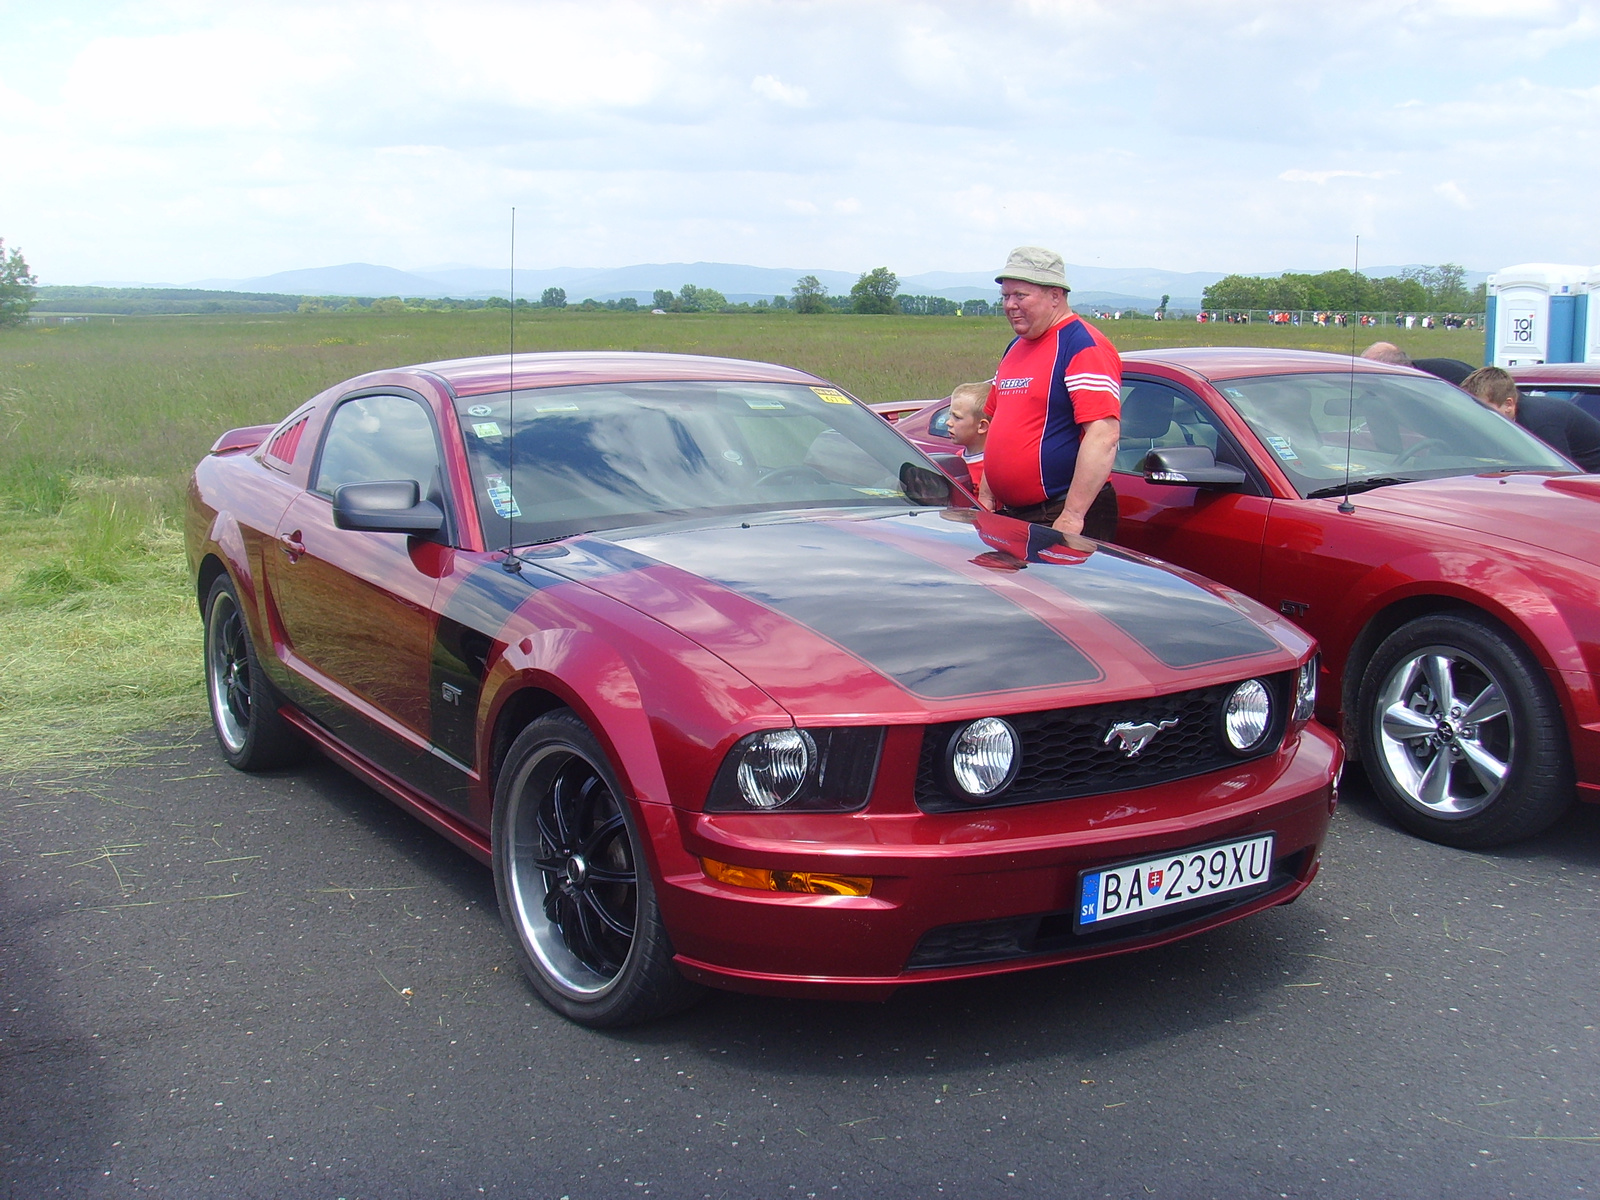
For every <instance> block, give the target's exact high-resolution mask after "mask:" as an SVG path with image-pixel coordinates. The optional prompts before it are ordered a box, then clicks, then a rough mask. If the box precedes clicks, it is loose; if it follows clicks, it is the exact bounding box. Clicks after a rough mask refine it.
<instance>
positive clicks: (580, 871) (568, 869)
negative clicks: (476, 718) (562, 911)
mask: <svg viewBox="0 0 1600 1200" xmlns="http://www.w3.org/2000/svg"><path fill="white" fill-rule="evenodd" d="M573 763H582V764H583V765H584V766H585V767H587V769H588V771H589V772H591V773H592V774H593V776H594V778H595V779H596V780H598V782H599V785H600V786H601V787H604V788H605V791H606V794H607V796H608V797H609V798H610V803H611V805H612V806H613V808H614V809H615V810H616V811H617V813H618V814H619V815H620V812H621V807H620V806H621V804H622V803H623V801H621V800H620V799H619V798H618V797H617V796H616V794H615V792H614V791H613V790H612V789H611V787H610V785H609V784H608V783H607V782H606V779H605V776H604V774H603V773H602V772H601V771H600V770H599V769H598V768H597V767H596V765H595V764H594V763H593V762H590V761H589V759H588V758H587V756H585V755H583V754H580V753H578V752H577V751H576V750H575V749H573V748H572V747H571V746H570V745H551V746H546V747H543V748H541V749H540V750H538V751H536V752H535V753H533V754H532V755H530V756H529V758H528V760H527V762H525V763H524V764H523V766H522V768H521V770H519V771H518V773H517V776H516V778H515V779H514V780H513V781H512V788H511V793H510V797H509V799H508V800H507V803H508V804H509V805H511V806H512V807H511V810H510V811H509V812H508V813H507V814H506V822H505V825H504V829H505V831H506V836H507V840H508V842H509V845H507V846H505V847H504V848H503V849H502V850H501V853H503V854H504V855H505V859H504V862H505V879H506V890H507V892H508V893H509V900H510V908H511V915H512V919H513V921H514V923H515V925H516V931H517V937H518V939H519V940H520V941H521V942H522V945H523V947H524V948H525V949H526V950H527V952H528V954H529V955H530V956H531V957H532V958H533V960H534V961H535V963H536V964H537V965H538V968H539V973H540V975H541V976H542V977H543V978H544V979H545V981H546V982H547V983H548V984H549V985H550V986H551V987H552V988H554V989H555V990H556V991H557V992H559V993H560V994H561V995H563V996H565V997H566V998H567V999H569V1000H575V1001H580V1002H585V1003H593V1002H596V1001H599V1000H603V999H604V998H605V997H606V996H607V995H608V994H609V993H610V992H611V991H612V990H614V989H615V988H616V987H617V986H618V984H619V982H620V981H621V979H622V978H623V977H624V976H625V975H626V973H627V970H628V965H629V963H631V962H632V960H633V957H634V955H635V953H637V950H638V939H637V928H638V884H637V872H638V871H640V870H643V869H644V867H643V864H642V863H640V862H639V861H638V860H637V857H636V856H632V857H634V862H633V864H632V865H633V870H634V872H635V875H634V878H635V883H634V885H633V888H634V896H633V904H634V933H635V936H634V937H633V938H632V939H631V940H630V942H629V944H628V949H627V952H626V954H625V955H624V956H623V961H622V962H621V963H620V964H619V965H618V967H617V969H616V970H615V971H613V972H611V973H609V974H607V973H605V972H602V971H597V970H595V969H594V968H593V967H591V966H589V965H588V964H586V963H585V962H583V961H582V960H581V959H580V958H579V957H578V956H577V955H576V954H574V953H573V951H572V950H571V949H570V948H569V947H568V945H567V939H566V937H565V936H564V934H563V930H562V927H561V925H560V924H559V923H558V922H557V921H556V920H554V919H553V918H552V917H551V916H550V915H549V909H550V907H551V900H552V893H553V892H556V891H559V890H560V889H561V888H562V887H563V886H564V885H571V886H573V887H582V886H584V885H585V884H587V883H589V882H591V881H593V880H594V878H595V876H596V871H595V867H594V864H593V862H591V861H590V860H588V859H587V858H586V857H585V856H584V855H583V854H581V853H578V852H571V853H567V852H565V851H566V849H567V848H564V847H560V846H550V845H548V843H547V840H546V838H545V835H544V833H543V832H542V831H541V830H540V827H539V819H538V818H539V809H540V802H541V799H542V788H541V783H542V781H544V780H546V779H548V778H553V777H554V776H555V775H556V774H557V773H559V772H560V771H561V770H562V769H564V768H565V767H566V766H568V765H570V764H573ZM621 836H622V837H623V838H624V839H627V837H628V834H627V828H626V824H625V823H624V825H623V830H622V833H621Z"/></svg>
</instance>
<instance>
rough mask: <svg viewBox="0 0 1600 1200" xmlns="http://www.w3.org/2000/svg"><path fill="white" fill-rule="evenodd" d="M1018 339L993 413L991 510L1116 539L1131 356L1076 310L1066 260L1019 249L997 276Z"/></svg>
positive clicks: (1006, 360)
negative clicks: (1126, 358) (1125, 368)
mask: <svg viewBox="0 0 1600 1200" xmlns="http://www.w3.org/2000/svg"><path fill="white" fill-rule="evenodd" d="M995 282H996V283H998V284H999V285H1000V300H1001V304H1002V306H1003V308H1004V310H1005V314H1006V318H1007V319H1008V320H1009V321H1010V322H1011V328H1012V329H1014V330H1015V331H1016V334H1017V336H1016V338H1015V339H1013V340H1012V342H1011V344H1010V345H1009V346H1008V347H1006V352H1005V354H1004V355H1003V356H1002V357H1001V359H1000V368H999V370H998V371H997V372H996V373H995V381H994V386H993V387H992V388H991V389H990V391H989V400H988V403H987V404H986V405H985V406H984V411H985V412H986V413H988V414H989V439H988V443H987V445H986V447H985V450H984V462H985V469H984V474H983V482H982V484H981V485H980V487H979V499H980V500H981V501H982V502H983V504H984V507H986V508H989V509H992V510H994V511H996V512H1001V513H1004V514H1006V515H1007V516H1012V517H1018V518H1021V519H1022V520H1025V521H1031V522H1033V523H1034V524H1036V525H1049V526H1050V527H1052V528H1053V529H1056V530H1058V531H1060V532H1061V533H1068V534H1078V533H1081V534H1083V535H1084V536H1085V537H1092V538H1098V539H1100V540H1101V541H1109V540H1110V539H1111V538H1112V537H1113V536H1114V535H1115V534H1116V531H1117V495H1116V492H1115V491H1113V490H1112V488H1111V484H1110V482H1109V481H1110V478H1111V465H1112V462H1113V461H1114V460H1115V458H1116V454H1117V438H1118V436H1119V435H1120V433H1121V417H1122V405H1121V401H1120V396H1121V391H1122V357H1121V356H1120V355H1119V354H1118V353H1117V351H1116V347H1114V346H1112V344H1111V343H1110V342H1109V341H1107V340H1106V338H1105V336H1104V335H1103V334H1102V333H1101V332H1100V331H1099V330H1098V329H1096V328H1095V327H1094V326H1092V325H1090V324H1089V323H1088V322H1087V321H1084V320H1083V319H1082V318H1081V317H1079V316H1078V315H1077V314H1076V313H1074V312H1073V311H1072V309H1071V307H1070V306H1069V305H1068V303H1067V291H1068V288H1067V279H1066V275H1065V272H1064V264H1063V263H1062V261H1061V256H1060V255H1059V254H1056V253H1054V252H1053V251H1050V250H1045V249H1043V248H1041V247H1039V246H1019V247H1018V248H1017V249H1015V250H1013V251H1012V252H1011V257H1010V258H1009V259H1007V260H1006V265H1005V269H1004V270H1003V271H1001V272H1000V274H999V275H997V276H996V277H995Z"/></svg>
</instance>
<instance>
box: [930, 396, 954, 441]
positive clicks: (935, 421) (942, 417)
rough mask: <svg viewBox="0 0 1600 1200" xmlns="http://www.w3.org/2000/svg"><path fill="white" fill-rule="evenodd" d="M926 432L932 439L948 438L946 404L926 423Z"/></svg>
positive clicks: (948, 420) (948, 428)
mask: <svg viewBox="0 0 1600 1200" xmlns="http://www.w3.org/2000/svg"><path fill="white" fill-rule="evenodd" d="M928 432H929V433H931V434H932V435H933V436H934V437H942V438H947V437H949V436H950V406H949V405H948V404H946V405H945V406H944V407H943V408H941V409H940V410H939V411H938V412H936V413H934V414H933V418H932V419H931V420H930V421H929V422H928Z"/></svg>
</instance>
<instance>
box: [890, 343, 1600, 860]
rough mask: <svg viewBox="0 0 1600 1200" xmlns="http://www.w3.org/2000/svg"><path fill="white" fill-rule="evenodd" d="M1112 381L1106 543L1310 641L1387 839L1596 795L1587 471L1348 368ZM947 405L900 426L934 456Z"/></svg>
mask: <svg viewBox="0 0 1600 1200" xmlns="http://www.w3.org/2000/svg"><path fill="white" fill-rule="evenodd" d="M1544 370H1546V368H1530V369H1529V371H1527V372H1523V371H1518V372H1517V377H1518V382H1519V384H1522V383H1528V384H1530V385H1535V384H1536V385H1537V386H1546V387H1551V388H1554V387H1556V386H1558V384H1560V385H1562V386H1567V387H1570V388H1572V389H1578V388H1580V387H1581V384H1582V377H1581V376H1579V375H1578V374H1577V373H1576V372H1572V371H1570V369H1564V368H1555V369H1553V370H1551V373H1550V374H1549V375H1545V374H1540V373H1539V372H1541V371H1544ZM1595 378H1596V379H1597V380H1600V374H1597V375H1596V376H1595ZM1123 382H1124V386H1123V393H1122V404H1123V415H1122V442H1121V447H1120V449H1119V452H1118V454H1117V461H1116V473H1115V474H1113V476H1112V482H1113V483H1114V484H1115V486H1116V489H1117V494H1118V500H1119V505H1120V509H1121V513H1120V518H1121V519H1120V521H1119V523H1118V529H1117V541H1118V542H1119V543H1121V544H1123V545H1127V546H1131V547H1134V548H1136V549H1138V550H1142V551H1145V552H1146V553H1148V554H1152V555H1155V556H1157V557H1159V558H1163V559H1167V560H1168V561H1170V562H1174V563H1178V564H1180V565H1182V566H1185V567H1189V568H1190V569H1192V570H1194V571H1198V572H1200V573H1201V574H1204V575H1207V576H1210V577H1211V578H1213V579H1217V580H1220V581H1222V582H1223V583H1227V584H1230V585H1232V586H1233V587H1236V588H1238V589H1239V590H1240V591H1242V592H1244V593H1245V594H1247V595H1249V596H1253V597H1255V598H1256V599H1257V600H1259V601H1261V602H1262V603H1263V604H1266V605H1269V606H1270V607H1272V608H1275V609H1277V610H1278V611H1280V612H1283V613H1285V614H1287V615H1289V616H1291V617H1293V618H1294V619H1295V620H1296V621H1298V622H1299V623H1300V624H1301V625H1303V626H1304V627H1305V628H1306V629H1307V630H1309V631H1310V632H1311V633H1312V634H1314V635H1315V636H1316V637H1317V639H1318V641H1319V642H1320V643H1321V646H1322V668H1321V669H1322V674H1323V682H1324V684H1325V685H1327V686H1324V687H1323V688H1322V689H1321V692H1320V695H1321V697H1322V699H1321V701H1320V706H1319V710H1318V711H1319V715H1320V716H1321V717H1322V718H1323V720H1325V721H1327V722H1328V723H1329V724H1331V725H1333V726H1334V727H1335V728H1343V729H1344V730H1345V733H1346V741H1347V743H1349V744H1350V745H1351V746H1352V748H1354V749H1357V750H1358V752H1359V755H1360V757H1361V758H1362V759H1363V760H1364V762H1365V764H1366V766H1367V769H1368V774H1369V775H1370V776H1371V778H1372V782H1373V785H1374V787H1375V789H1376V790H1377V792H1378V795H1379V796H1380V798H1382V800H1383V801H1384V803H1385V804H1386V805H1387V807H1388V808H1389V809H1390V811H1391V812H1392V813H1393V814H1394V816H1395V818H1396V819H1397V820H1398V821H1400V823H1401V824H1403V825H1405V826H1406V827H1407V828H1409V829H1411V830H1412V831H1414V832H1416V833H1418V834H1421V835H1422V836H1424V837H1428V838H1432V839H1434V840H1436V841H1440V842H1445V843H1448V844H1451V845H1457V846H1488V845H1494V844H1497V843H1501V842H1508V841H1512V840H1514V839H1517V838H1520V837H1526V836H1529V835H1531V834H1533V833H1536V832H1538V831H1539V830H1541V829H1543V828H1545V827H1546V826H1548V825H1549V824H1550V823H1551V822H1553V821H1554V820H1555V819H1556V818H1557V817H1558V816H1559V815H1560V814H1561V812H1562V811H1563V810H1564V809H1565V808H1566V807H1567V805H1568V804H1569V803H1570V802H1571V800H1572V798H1573V795H1574V792H1575V790H1576V793H1577V794H1578V795H1581V796H1583V797H1584V798H1585V799H1589V800H1600V699H1597V697H1596V677H1597V672H1600V478H1596V477H1594V476H1584V475H1580V474H1577V468H1576V467H1575V466H1574V465H1573V464H1572V463H1570V462H1568V461H1567V460H1566V459H1564V458H1562V457H1561V456H1560V455H1558V454H1557V453H1556V452H1555V451H1553V450H1551V449H1550V448H1549V447H1548V446H1546V445H1544V443H1542V442H1540V441H1538V440H1537V439H1535V438H1533V437H1532V436H1530V435H1529V434H1527V433H1526V432H1525V431H1523V430H1522V429H1520V428H1518V427H1517V426H1516V425H1514V424H1512V423H1511V422H1509V421H1507V420H1504V419H1503V418H1501V417H1499V416H1497V415H1496V414H1494V413H1492V412H1490V411H1488V410H1487V409H1484V408H1482V407H1481V406H1479V405H1478V404H1476V403H1475V402H1474V401H1473V400H1472V399H1471V398H1470V397H1468V396H1466V395H1464V394H1463V393H1462V392H1460V391H1459V390H1457V389H1456V388H1454V387H1451V386H1450V385H1449V384H1446V383H1444V382H1442V381H1440V380H1436V379H1433V378H1432V377H1431V376H1426V375H1423V374H1421V373H1420V372H1416V371H1409V370H1406V369H1404V368H1400V367H1387V366H1383V365H1382V364H1378V363H1372V362H1369V361H1367V360H1364V359H1356V360H1355V361H1354V363H1353V364H1352V361H1351V360H1350V359H1348V358H1345V357H1343V356H1338V355H1329V354H1314V353H1309V352H1296V351H1286V350H1257V349H1219V348H1214V349H1174V350H1151V351H1141V352H1138V353H1134V354H1130V355H1128V357H1127V359H1126V360H1125V370H1124V374H1123ZM945 407H946V408H947V407H948V406H947V405H946V406H945ZM942 411H943V410H942V409H941V405H940V404H933V405H930V406H928V407H927V408H926V409H924V410H923V411H922V412H920V413H918V414H916V415H915V416H912V417H909V418H907V419H906V420H904V421H902V422H901V423H900V425H899V426H898V428H899V429H901V431H902V432H905V433H907V435H908V436H910V437H911V438H912V439H913V440H914V441H916V442H917V443H918V444H919V445H922V446H924V447H925V448H927V449H929V450H941V449H943V450H947V449H949V448H950V445H949V442H948V439H947V438H943V437H941V436H939V435H940V432H941V431H940V429H939V426H938V421H939V419H940V415H941V412H942ZM1346 497H1348V503H1346ZM1574 785H1576V789H1575V787H1574Z"/></svg>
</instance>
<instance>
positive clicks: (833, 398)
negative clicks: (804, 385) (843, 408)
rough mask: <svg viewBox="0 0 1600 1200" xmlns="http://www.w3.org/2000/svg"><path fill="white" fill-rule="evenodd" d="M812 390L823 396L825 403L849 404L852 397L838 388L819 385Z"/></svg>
mask: <svg viewBox="0 0 1600 1200" xmlns="http://www.w3.org/2000/svg"><path fill="white" fill-rule="evenodd" d="M811 390H812V391H813V392H815V393H816V394H817V395H818V396H820V397H821V398H822V402H823V403H824V404H849V403H850V397H849V396H846V395H845V394H844V393H843V392H841V391H840V390H839V389H838V388H819V387H814V388H812V389H811Z"/></svg>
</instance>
